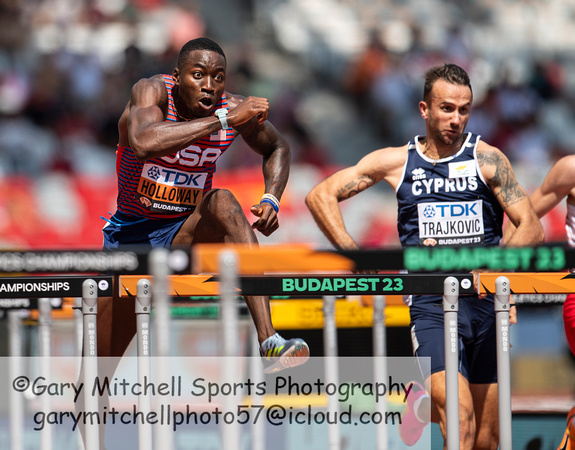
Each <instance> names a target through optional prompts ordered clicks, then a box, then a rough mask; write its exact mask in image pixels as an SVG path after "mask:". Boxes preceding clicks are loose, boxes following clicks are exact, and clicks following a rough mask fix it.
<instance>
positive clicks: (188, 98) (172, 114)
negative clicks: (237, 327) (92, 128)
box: [98, 38, 309, 372]
mask: <svg viewBox="0 0 575 450" xmlns="http://www.w3.org/2000/svg"><path fill="white" fill-rule="evenodd" d="M225 83H226V57H225V55H224V52H223V51H222V49H221V47H220V46H219V45H218V44H217V43H215V42H214V41H212V40H210V39H207V38H198V39H194V40H191V41H189V42H188V43H186V44H185V45H184V46H183V47H182V49H181V51H180V54H179V57H178V61H177V67H176V68H175V69H174V71H173V73H172V74H171V75H166V74H159V75H155V76H152V77H151V78H145V79H141V80H140V81H138V82H137V83H136V84H135V85H134V86H133V88H132V91H131V96H130V100H129V102H128V104H127V105H126V108H125V110H124V112H123V114H122V116H121V117H120V120H119V123H118V131H119V142H118V151H117V166H116V169H117V174H118V198H117V211H116V213H115V214H114V215H113V216H112V217H111V218H110V219H109V220H108V222H107V223H106V225H105V226H104V229H103V233H104V248H105V249H107V250H114V249H117V248H121V247H122V246H126V245H139V246H144V247H148V248H152V247H171V246H178V247H190V246H192V245H194V244H197V243H218V242H220V243H238V244H246V245H248V246H251V247H255V246H257V245H258V241H257V238H256V235H255V233H254V229H255V230H258V231H259V232H261V233H262V234H263V235H265V236H269V235H270V234H272V233H273V232H274V231H276V230H277V229H278V227H279V222H278V210H279V206H280V205H279V201H280V199H281V195H282V193H283V191H284V189H285V186H286V184H287V181H288V176H289V170H290V148H289V145H288V143H287V142H286V141H285V140H284V139H283V138H282V136H281V135H280V134H279V133H278V132H277V130H276V129H275V128H274V127H273V125H272V124H271V123H270V122H268V121H267V117H268V112H269V101H268V100H267V99H265V98H259V97H247V98H244V97H242V96H239V95H234V94H230V93H228V92H226V91H225ZM238 135H240V136H241V137H242V138H243V139H244V141H245V142H246V143H247V144H248V145H249V147H251V148H252V149H253V150H254V151H255V152H257V153H258V154H260V155H261V156H262V160H263V164H262V169H263V177H264V185H265V187H264V188H265V193H264V194H263V196H262V199H261V201H260V202H259V203H258V204H256V205H254V206H252V207H251V212H252V214H254V216H255V217H256V220H255V221H254V223H253V224H251V225H250V223H249V222H248V219H247V218H246V216H245V215H244V213H243V211H242V207H241V205H240V204H239V203H238V201H237V200H236V198H235V197H234V195H233V194H232V193H231V192H229V191H228V190H225V189H212V176H213V174H214V172H215V170H216V162H217V160H218V158H219V157H220V156H221V155H222V154H223V153H224V152H225V151H226V149H227V148H228V147H229V146H230V144H231V143H232V141H233V140H234V139H235V138H236V136H238ZM245 300H246V303H247V306H248V309H249V311H250V314H251V316H252V318H253V321H254V324H255V326H256V329H257V333H258V339H259V342H260V345H261V347H260V352H261V354H262V356H263V357H264V361H265V363H266V366H267V367H266V372H272V371H277V370H281V369H283V368H285V367H289V366H293V365H298V364H303V363H304V362H305V361H306V360H307V359H308V357H309V349H308V346H307V344H306V343H305V342H304V341H303V340H302V339H290V340H288V341H286V340H285V339H283V338H282V337H281V336H280V335H279V334H277V333H276V332H275V330H274V328H273V325H272V322H271V316H270V308H269V301H268V298H267V297H262V296H257V297H256V296H253V297H246V298H245ZM133 308H134V306H133V304H132V302H126V301H121V302H109V301H108V302H102V303H101V304H100V305H99V307H98V316H99V317H98V353H99V354H100V355H102V356H121V355H122V354H123V353H124V350H125V349H126V347H127V346H128V344H129V342H130V341H131V339H132V337H133V336H134V334H135V330H136V321H135V313H134V310H133Z"/></svg>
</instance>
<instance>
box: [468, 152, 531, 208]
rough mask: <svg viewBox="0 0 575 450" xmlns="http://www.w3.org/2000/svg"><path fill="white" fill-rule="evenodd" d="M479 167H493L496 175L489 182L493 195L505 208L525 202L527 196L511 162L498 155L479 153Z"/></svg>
mask: <svg viewBox="0 0 575 450" xmlns="http://www.w3.org/2000/svg"><path fill="white" fill-rule="evenodd" d="M477 160H478V162H479V167H480V168H481V167H483V166H493V167H494V169H495V173H494V175H493V176H492V177H491V178H490V179H489V180H487V182H488V183H489V186H490V187H491V190H492V191H493V193H494V194H495V195H496V196H497V197H498V198H499V199H500V201H501V204H502V205H503V207H504V208H506V207H508V206H511V205H513V204H514V203H517V202H518V201H520V200H523V199H524V198H525V197H526V196H527V195H526V194H525V191H524V190H523V188H522V187H521V186H520V185H519V183H517V179H516V178H515V174H514V173H513V170H512V169H511V166H510V165H509V162H508V161H507V160H505V159H504V158H502V157H501V155H499V154H498V153H484V152H478V153H477Z"/></svg>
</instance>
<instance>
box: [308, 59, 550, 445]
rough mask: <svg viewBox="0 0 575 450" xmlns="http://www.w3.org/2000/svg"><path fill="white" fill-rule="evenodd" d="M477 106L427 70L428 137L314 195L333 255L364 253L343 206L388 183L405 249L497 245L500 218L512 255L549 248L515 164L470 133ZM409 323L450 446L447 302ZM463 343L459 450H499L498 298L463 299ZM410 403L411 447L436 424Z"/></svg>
mask: <svg viewBox="0 0 575 450" xmlns="http://www.w3.org/2000/svg"><path fill="white" fill-rule="evenodd" d="M472 100H473V94H472V90H471V84H470V81H469V77H468V75H467V73H466V72H465V71H464V70H463V69H462V68H460V67H458V66H456V65H454V64H446V65H443V66H439V67H434V68H432V69H430V70H429V71H428V72H427V73H426V74H425V86H424V92H423V101H421V102H420V103H419V109H420V112H421V115H422V117H423V118H424V119H425V125H426V136H416V137H415V138H414V139H413V140H411V141H410V142H409V143H408V144H407V145H404V146H402V147H394V148H391V147H390V148H383V149H380V150H376V151H374V152H372V153H370V154H368V155H367V156H365V157H364V158H362V159H361V160H360V161H359V162H358V163H357V165H355V166H352V167H349V168H346V169H343V170H341V171H339V172H337V173H335V174H333V175H331V176H330V177H328V178H327V179H326V180H324V181H322V182H321V183H320V184H319V185H318V186H316V187H315V188H314V189H312V191H311V192H310V193H309V194H308V196H307V198H306V204H307V206H308V208H309V209H310V211H311V212H312V214H313V216H314V218H315V220H316V222H317V224H318V226H319V227H320V229H321V230H322V231H323V232H324V234H325V235H326V236H327V237H328V239H329V240H330V242H332V244H333V245H334V246H336V247H337V248H339V249H346V250H351V249H357V248H358V245H357V244H356V242H355V241H354V240H353V238H352V237H351V236H350V235H349V233H348V232H347V231H346V229H345V225H344V221H343V218H342V215H341V212H340V209H339V205H338V202H341V201H343V200H346V199H348V198H350V197H353V196H354V195H356V194H358V193H360V192H361V191H364V190H365V189H367V188H369V187H371V186H373V185H374V184H376V183H377V182H379V181H382V180H384V181H386V182H387V183H389V184H390V185H391V187H392V188H393V189H394V190H395V193H396V196H397V201H398V230H399V237H400V240H401V244H402V246H404V247H406V246H451V245H453V246H486V245H498V244H499V243H500V241H501V238H502V223H503V213H505V214H507V216H508V217H509V219H510V220H511V222H512V223H513V224H514V225H515V226H516V230H515V232H514V233H513V234H512V235H511V236H509V238H508V239H507V241H506V242H505V243H504V244H505V245H508V246H526V245H537V244H540V243H542V242H543V229H542V227H541V224H540V222H539V219H538V218H537V215H536V214H535V211H534V210H533V208H532V206H531V203H530V201H529V198H528V196H527V195H526V193H525V191H524V190H523V188H522V187H521V186H520V185H519V184H518V183H517V180H516V178H515V174H514V173H513V170H512V168H511V165H510V163H509V160H508V159H507V158H506V157H505V155H503V153H502V152H501V151H500V150H498V149H496V148H494V147H492V146H490V145H488V144H486V143H485V142H483V141H481V140H480V138H479V136H477V135H475V134H473V133H465V132H464V130H465V127H466V125H467V122H468V120H469V113H470V111H471V103H472ZM410 315H411V328H412V336H413V347H414V353H415V355H416V356H418V357H430V359H431V370H430V373H424V374H423V375H424V378H425V387H426V390H427V391H428V392H430V393H431V403H432V407H431V415H432V417H431V420H433V421H434V422H438V423H439V425H440V428H441V432H442V434H443V436H444V438H445V437H446V411H445V363H444V359H445V358H444V353H443V351H444V345H443V309H442V308H441V297H440V296H413V297H412V299H411V304H410ZM459 342H460V359H461V361H460V364H459V367H460V373H459V399H460V412H459V417H460V448H461V449H471V448H476V449H479V448H480V449H496V448H497V446H498V441H499V427H498V418H497V417H498V407H497V364H496V345H495V313H494V306H493V298H492V297H487V298H481V297H479V296H477V295H475V296H462V297H461V298H460V301H459ZM413 395H414V398H413V399H411V400H410V399H409V398H408V407H409V411H407V415H406V416H405V417H404V419H403V421H402V426H401V428H400V435H401V437H402V439H403V440H404V442H405V443H406V444H408V445H413V444H414V443H415V442H416V441H417V439H419V437H420V436H421V432H422V430H423V427H424V426H425V424H426V423H427V422H429V417H421V415H422V414H421V411H422V410H423V409H424V408H421V409H418V407H417V406H418V403H422V400H424V399H425V398H426V397H427V395H426V394H425V392H424V391H423V389H421V388H419V389H415V390H414V391H413ZM428 404H429V403H428ZM418 410H419V411H418ZM427 411H430V409H429V408H427ZM418 412H419V414H418Z"/></svg>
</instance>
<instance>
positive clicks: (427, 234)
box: [417, 200, 485, 247]
mask: <svg viewBox="0 0 575 450" xmlns="http://www.w3.org/2000/svg"><path fill="white" fill-rule="evenodd" d="M417 212H418V220H419V243H420V245H425V246H431V247H433V246H435V245H471V244H473V245H480V244H483V241H484V238H485V236H484V230H483V202H482V200H476V201H473V202H447V203H444V202H441V203H419V204H418V205H417Z"/></svg>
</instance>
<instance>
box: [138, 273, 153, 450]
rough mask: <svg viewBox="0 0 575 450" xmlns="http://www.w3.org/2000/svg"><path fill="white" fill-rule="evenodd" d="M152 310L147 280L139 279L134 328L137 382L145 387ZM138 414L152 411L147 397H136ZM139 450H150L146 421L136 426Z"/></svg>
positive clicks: (147, 376)
mask: <svg viewBox="0 0 575 450" xmlns="http://www.w3.org/2000/svg"><path fill="white" fill-rule="evenodd" d="M151 309H152V291H151V284H150V281H149V280H146V279H141V280H139V281H138V284H137V293H136V327H137V332H136V336H137V338H136V339H137V355H138V382H139V383H140V385H141V386H145V385H146V383H149V382H150V377H151V372H152V370H151V364H150V310H151ZM138 409H139V412H140V413H142V414H143V415H144V417H146V416H147V415H148V413H150V412H151V411H152V400H151V398H150V396H149V395H140V396H139V397H138ZM138 448H139V450H152V424H151V423H149V422H148V421H144V422H143V423H139V424H138Z"/></svg>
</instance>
